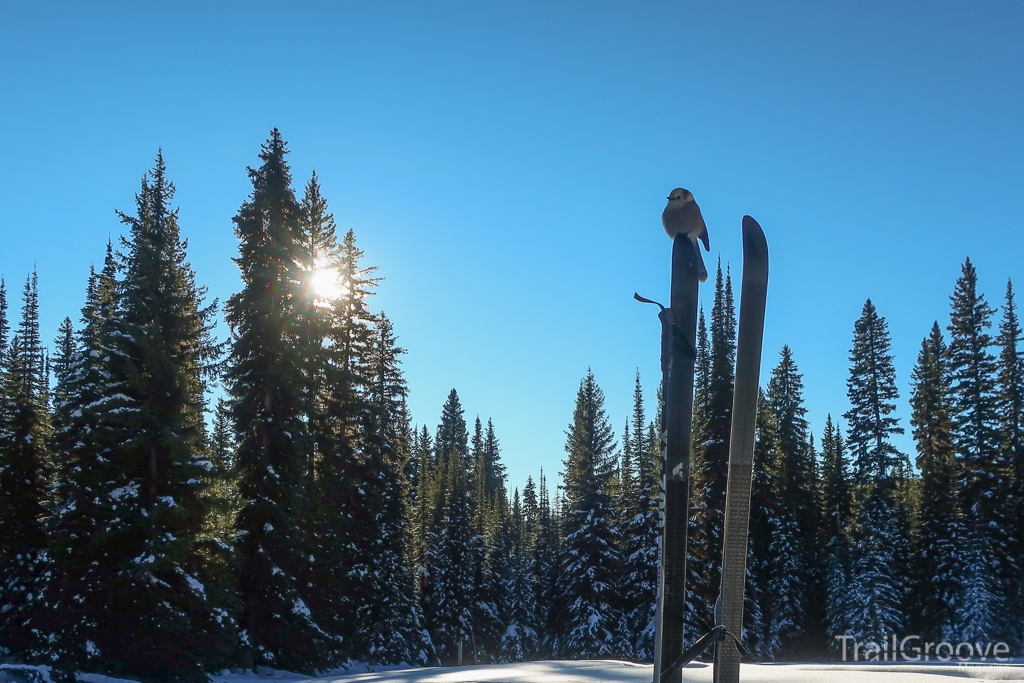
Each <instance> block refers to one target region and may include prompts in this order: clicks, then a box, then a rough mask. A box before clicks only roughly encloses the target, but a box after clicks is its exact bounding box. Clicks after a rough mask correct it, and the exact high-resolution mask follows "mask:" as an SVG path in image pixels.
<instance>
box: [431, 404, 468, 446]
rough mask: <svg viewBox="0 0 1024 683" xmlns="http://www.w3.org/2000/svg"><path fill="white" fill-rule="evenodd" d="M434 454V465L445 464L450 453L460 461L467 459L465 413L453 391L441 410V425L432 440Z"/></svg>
mask: <svg viewBox="0 0 1024 683" xmlns="http://www.w3.org/2000/svg"><path fill="white" fill-rule="evenodd" d="M434 453H435V455H434V462H435V463H443V462H447V460H448V458H449V456H451V454H452V453H455V454H457V455H458V456H459V459H460V460H462V461H466V460H468V459H469V458H468V456H469V431H468V430H467V429H466V416H465V411H464V410H463V409H462V403H461V402H460V401H459V394H458V392H457V391H455V389H452V390H451V391H450V392H449V393H448V398H447V400H446V401H445V403H444V406H443V407H442V408H441V423H440V424H439V425H438V426H437V436H436V437H435V438H434Z"/></svg>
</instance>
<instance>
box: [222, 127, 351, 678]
mask: <svg viewBox="0 0 1024 683" xmlns="http://www.w3.org/2000/svg"><path fill="white" fill-rule="evenodd" d="M286 154H287V148H286V146H285V142H284V140H283V139H282V137H281V134H280V132H278V130H277V129H276V128H275V129H274V130H272V131H271V134H270V138H269V139H268V140H267V142H266V143H264V145H263V148H262V150H261V152H260V160H261V162H262V164H261V165H260V167H259V168H255V169H249V177H250V180H251V181H252V184H253V190H252V193H251V194H250V196H249V198H248V199H247V200H246V201H245V202H244V203H243V204H242V206H241V208H240V209H239V211H238V214H237V215H236V216H235V218H234V223H235V234H236V235H237V236H238V239H239V256H238V258H237V259H235V263H236V264H237V265H238V267H239V269H240V270H241V274H242V282H243V289H242V291H241V292H239V293H237V294H234V295H232V297H231V298H230V299H229V301H228V303H227V306H226V307H225V314H226V315H225V317H226V320H227V322H228V324H229V325H230V326H231V328H232V332H233V336H234V343H233V347H232V349H231V358H230V361H229V365H228V370H227V374H226V379H227V386H228V391H229V395H230V398H231V413H232V419H233V421H234V424H235V430H236V434H237V435H238V449H237V453H238V455H237V457H238V469H239V484H238V486H239V496H240V499H241V509H240V510H239V513H238V516H237V518H236V519H237V521H236V527H237V533H236V541H235V547H236V549H237V552H238V554H239V563H240V566H239V592H240V597H241V601H242V616H241V624H240V625H241V628H242V639H243V645H244V647H245V648H246V657H247V658H246V664H247V665H249V666H254V665H256V664H266V665H271V666H275V667H280V668H286V669H296V670H302V671H313V670H316V669H319V668H322V667H323V666H325V665H326V664H327V662H328V659H329V655H330V653H331V652H333V651H334V650H335V649H336V647H337V644H336V641H335V639H334V638H333V637H331V636H329V635H327V634H325V632H324V631H323V630H322V629H321V628H320V627H319V625H318V624H317V623H316V622H315V621H314V619H313V617H312V613H311V612H310V609H309V607H308V605H307V602H306V598H307V597H308V595H307V591H308V588H309V586H308V584H309V577H310V575H311V569H312V568H311V561H310V559H309V553H308V552H307V543H308V537H307V535H306V530H307V524H306V522H307V521H308V520H309V518H310V514H311V511H310V500H309V495H308V486H309V484H308V478H309V476H310V471H309V470H310V459H311V456H310V453H311V450H312V449H311V447H310V444H309V437H308V434H307V416H308V415H309V414H310V412H311V407H310V405H309V403H310V398H309V396H308V394H307V391H306V387H305V385H306V379H307V375H306V368H305V365H306V360H305V358H304V356H303V353H302V352H303V350H304V349H305V348H306V346H307V343H308V336H307V335H308V333H309V332H308V320H309V315H308V313H307V310H306V306H307V305H308V303H307V302H308V296H307V294H306V292H307V290H306V277H307V276H306V272H305V271H304V268H306V267H308V264H309V262H310V258H309V252H308V248H307V246H306V243H305V240H304V235H303V230H302V217H303V213H302V209H301V207H300V206H299V204H298V202H297V201H296V199H295V194H294V191H293V189H292V179H291V170H290V168H289V166H288V163H287V161H286V159H285V156H286Z"/></svg>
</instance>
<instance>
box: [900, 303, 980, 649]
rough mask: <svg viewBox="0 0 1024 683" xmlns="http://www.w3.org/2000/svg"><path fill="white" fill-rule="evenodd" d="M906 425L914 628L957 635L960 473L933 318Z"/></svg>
mask: <svg viewBox="0 0 1024 683" xmlns="http://www.w3.org/2000/svg"><path fill="white" fill-rule="evenodd" d="M911 379H912V381H913V389H912V395H911V406H912V408H913V413H912V415H911V418H910V424H911V426H912V427H913V428H914V441H915V442H916V444H917V467H918V469H919V470H920V471H921V479H922V489H923V490H922V496H921V511H920V514H919V520H918V533H917V535H916V538H915V539H914V540H915V551H916V552H915V566H914V570H915V571H914V578H915V581H916V586H915V588H916V590H915V595H914V597H915V603H916V607H917V609H916V615H915V616H916V617H917V621H918V628H917V630H915V633H921V634H922V635H928V636H932V637H937V638H946V637H958V634H957V633H955V631H956V630H957V628H958V626H959V621H960V614H961V613H962V612H963V610H964V602H963V600H964V595H963V588H962V586H963V585H964V582H965V579H966V576H965V575H964V569H965V567H964V559H965V558H964V550H965V544H966V543H967V542H968V538H967V533H966V529H965V527H964V519H963V512H962V509H961V500H960V498H961V495H960V490H959V485H958V484H959V481H960V473H959V472H958V471H957V462H956V459H955V453H954V448H953V441H952V436H951V431H952V423H951V422H950V415H949V414H950V406H949V379H948V373H947V370H946V343H945V340H944V339H943V338H942V331H941V330H940V329H939V324H938V323H937V322H936V323H934V324H933V325H932V329H931V332H930V333H929V335H928V337H926V338H925V340H924V341H923V342H921V350H920V352H919V353H918V356H917V363H916V365H915V366H914V371H913V373H912V374H911Z"/></svg>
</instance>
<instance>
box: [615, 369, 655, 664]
mask: <svg viewBox="0 0 1024 683" xmlns="http://www.w3.org/2000/svg"><path fill="white" fill-rule="evenodd" d="M630 426H631V427H632V429H630V430H629V431H628V432H626V433H627V434H630V435H631V438H629V439H626V437H623V439H624V441H623V452H624V453H625V452H627V451H628V452H629V453H631V454H632V460H633V463H634V466H633V469H634V473H633V478H632V481H631V482H630V483H631V487H632V491H631V492H630V495H629V496H628V497H627V501H628V505H626V506H625V510H624V515H623V519H622V538H623V553H622V554H623V563H624V572H623V582H624V585H623V589H622V597H623V609H624V610H625V615H624V618H625V623H626V636H627V638H628V640H629V641H630V647H631V652H630V656H631V657H632V658H634V659H636V660H638V661H651V660H652V659H653V657H654V615H655V607H656V604H655V603H656V599H657V591H658V561H659V553H658V540H659V533H658V531H659V530H658V522H659V519H658V489H659V480H660V476H659V475H660V472H659V471H658V470H659V469H660V464H659V463H660V458H661V453H660V450H661V449H660V439H650V436H651V435H650V432H651V431H652V430H651V429H649V426H648V424H647V421H646V416H645V414H644V402H643V390H642V388H641V385H640V372H639V370H638V371H637V374H636V382H635V384H634V387H633V412H632V415H631V418H630V422H629V423H628V424H627V427H630Z"/></svg>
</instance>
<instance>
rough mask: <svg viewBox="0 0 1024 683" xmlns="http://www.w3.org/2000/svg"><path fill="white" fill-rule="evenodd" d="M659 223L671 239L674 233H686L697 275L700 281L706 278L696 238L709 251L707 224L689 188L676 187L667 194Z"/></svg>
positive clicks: (706, 274) (674, 236)
mask: <svg viewBox="0 0 1024 683" xmlns="http://www.w3.org/2000/svg"><path fill="white" fill-rule="evenodd" d="M661 224H662V225H663V226H665V232H667V233H668V236H669V237H671V238H672V239H675V238H676V235H686V236H687V237H689V238H690V242H692V243H693V250H694V251H695V252H696V253H697V265H698V266H699V268H700V270H699V271H698V275H697V277H698V278H700V281H701V282H704V281H705V280H707V279H708V269H707V268H705V267H704V257H703V256H702V255H701V253H700V249H699V248H698V247H697V240H700V241H701V242H703V243H704V250H705V251H711V242H710V241H709V240H708V226H707V225H705V224H704V217H703V216H701V215H700V207H699V206H697V202H695V201H694V200H693V194H691V192H690V191H689V190H686V189H683V188H681V187H677V188H676V189H674V190H672V192H671V193H669V195H668V206H666V207H665V210H664V211H663V212H662V214H661Z"/></svg>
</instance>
